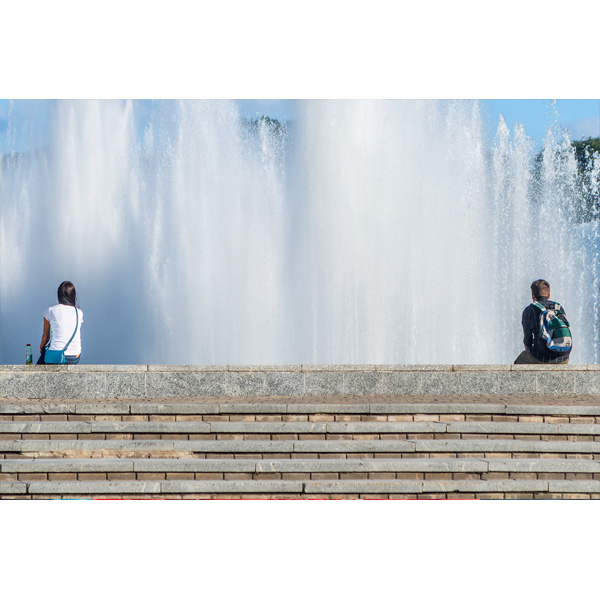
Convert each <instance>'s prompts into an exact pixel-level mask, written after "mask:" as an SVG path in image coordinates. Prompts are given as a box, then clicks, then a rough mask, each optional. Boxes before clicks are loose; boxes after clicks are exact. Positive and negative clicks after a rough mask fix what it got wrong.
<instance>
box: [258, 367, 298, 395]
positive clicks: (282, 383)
mask: <svg viewBox="0 0 600 600" xmlns="http://www.w3.org/2000/svg"><path fill="white" fill-rule="evenodd" d="M265 381H266V383H265V394H266V395H267V396H303V395H304V375H303V374H302V373H301V372H300V371H298V372H291V373H279V372H274V373H271V372H268V371H267V372H266V380H265Z"/></svg>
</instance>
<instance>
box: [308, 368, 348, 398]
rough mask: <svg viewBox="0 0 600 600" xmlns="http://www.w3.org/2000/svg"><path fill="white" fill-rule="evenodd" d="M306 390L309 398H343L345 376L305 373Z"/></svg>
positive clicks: (326, 373) (338, 373) (331, 373)
mask: <svg viewBox="0 0 600 600" xmlns="http://www.w3.org/2000/svg"><path fill="white" fill-rule="evenodd" d="M304 389H305V391H304V393H305V394H306V395H307V396H341V395H343V393H344V374H343V373H340V372H327V371H324V372H317V373H305V374H304Z"/></svg>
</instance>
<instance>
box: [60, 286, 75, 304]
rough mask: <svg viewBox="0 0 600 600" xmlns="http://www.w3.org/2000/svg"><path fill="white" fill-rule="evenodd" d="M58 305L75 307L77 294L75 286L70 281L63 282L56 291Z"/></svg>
mask: <svg viewBox="0 0 600 600" xmlns="http://www.w3.org/2000/svg"><path fill="white" fill-rule="evenodd" d="M56 295H57V296H58V303H59V304H66V305H67V306H75V305H76V302H77V292H76V291H75V286H74V285H73V284H72V283H71V282H70V281H63V282H62V283H61V284H60V285H59V286H58V290H56Z"/></svg>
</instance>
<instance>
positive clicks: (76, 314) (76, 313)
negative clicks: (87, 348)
mask: <svg viewBox="0 0 600 600" xmlns="http://www.w3.org/2000/svg"><path fill="white" fill-rule="evenodd" d="M73 308H74V309H75V331H74V332H73V335H72V336H71V339H70V340H69V341H68V342H67V345H66V346H65V347H64V349H63V352H64V351H65V350H66V349H67V348H68V347H69V344H70V343H71V342H72V341H73V338H74V337H75V334H76V333H77V326H78V325H79V313H78V312H77V307H76V306H74V307H73Z"/></svg>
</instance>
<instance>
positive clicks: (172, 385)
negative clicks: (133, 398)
mask: <svg viewBox="0 0 600 600" xmlns="http://www.w3.org/2000/svg"><path fill="white" fill-rule="evenodd" d="M187 375H188V374H187V373H173V372H168V373H148V374H147V375H146V390H147V396H148V397H149V398H177V397H184V396H186V395H187V388H188V385H187V384H188V377H187Z"/></svg>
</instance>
